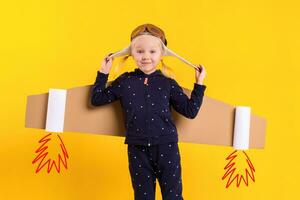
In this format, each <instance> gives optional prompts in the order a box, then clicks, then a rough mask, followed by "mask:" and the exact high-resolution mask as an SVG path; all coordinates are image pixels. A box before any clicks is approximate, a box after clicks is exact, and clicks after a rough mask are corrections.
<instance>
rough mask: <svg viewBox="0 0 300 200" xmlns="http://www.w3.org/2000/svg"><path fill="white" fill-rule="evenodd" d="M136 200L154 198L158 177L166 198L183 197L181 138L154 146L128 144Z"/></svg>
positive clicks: (162, 192) (166, 199)
mask: <svg viewBox="0 0 300 200" xmlns="http://www.w3.org/2000/svg"><path fill="white" fill-rule="evenodd" d="M127 153H128V161H129V171H130V176H131V183H132V187H133V190H134V199H135V200H154V199H155V188H156V178H157V179H158V182H159V186H160V189H161V194H162V198H163V200H176V199H177V200H179V199H180V200H183V197H182V179H181V164H180V160H181V159H180V152H179V148H178V143H177V142H171V143H167V144H159V145H153V146H140V145H131V144H128V148H127Z"/></svg>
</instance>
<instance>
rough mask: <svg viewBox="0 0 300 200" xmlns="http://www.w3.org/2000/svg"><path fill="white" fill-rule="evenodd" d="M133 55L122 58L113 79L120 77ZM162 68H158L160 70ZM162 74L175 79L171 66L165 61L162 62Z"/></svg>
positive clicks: (115, 68) (115, 69) (114, 71)
mask: <svg viewBox="0 0 300 200" xmlns="http://www.w3.org/2000/svg"><path fill="white" fill-rule="evenodd" d="M130 56H131V55H126V56H123V57H121V60H120V61H119V62H118V63H117V64H116V66H115V67H114V70H113V73H112V74H113V79H115V78H117V77H118V76H119V75H120V71H121V69H122V68H123V67H124V66H125V62H126V60H127V59H128V58H129V57H130ZM159 68H160V67H158V69H159ZM161 72H162V74H163V75H164V76H165V77H168V78H172V79H175V74H174V72H173V70H172V68H170V67H169V66H167V65H166V64H165V63H164V61H163V60H161Z"/></svg>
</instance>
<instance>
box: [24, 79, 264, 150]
mask: <svg viewBox="0 0 300 200" xmlns="http://www.w3.org/2000/svg"><path fill="white" fill-rule="evenodd" d="M108 84H110V82H108ZM91 87H92V85H88V86H83V87H76V88H71V89H68V90H65V91H66V92H64V93H63V94H65V98H61V99H63V101H62V102H65V104H63V105H62V106H55V104H53V103H52V104H50V102H49V100H50V95H49V93H44V94H38V95H30V96H28V97H27V104H26V116H25V127H27V128H38V129H46V130H47V128H46V125H47V124H50V120H49V119H50V117H49V116H50V115H52V114H51V112H54V113H59V117H57V116H54V117H52V119H54V120H57V119H60V123H59V125H60V127H61V131H60V132H82V133H92V134H102V135H111V136H122V137H124V136H125V127H124V115H123V111H122V108H121V105H120V102H119V101H115V102H113V103H110V104H106V105H103V106H97V107H95V106H92V105H91V104H90V91H91ZM182 89H183V91H184V93H185V94H186V95H188V96H189V97H190V95H191V91H190V90H188V89H186V88H182ZM51 106H52V107H51ZM58 107H60V109H63V112H57V111H55V109H58ZM50 111H51V112H50ZM235 111H236V108H235V107H234V106H232V105H229V104H227V103H224V102H221V101H218V100H215V99H212V98H210V97H207V96H204V97H203V102H202V106H201V108H200V110H199V113H198V115H197V117H196V118H194V119H188V118H186V117H184V116H182V115H181V114H179V113H177V112H176V111H175V110H174V109H172V117H173V119H174V122H175V124H176V127H177V130H178V135H179V141H180V142H188V143H200V144H210V145H224V146H233V140H234V132H235V130H234V129H235V125H236V124H235V122H236V121H237V119H236V112H235ZM248 118H249V126H248V129H249V131H248V132H249V133H248V136H247V137H248V138H247V142H248V144H247V145H248V147H249V148H258V149H259V148H264V144H265V131H266V120H265V119H264V118H262V117H259V116H256V115H253V114H250V115H249V117H248ZM61 122H62V123H61ZM48 130H49V129H48ZM58 132H59V131H58Z"/></svg>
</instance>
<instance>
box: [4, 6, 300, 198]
mask: <svg viewBox="0 0 300 200" xmlns="http://www.w3.org/2000/svg"><path fill="white" fill-rule="evenodd" d="M298 11H299V2H298V1H296V0H295V1H291V0H287V1H279V0H276V1H275V0H252V1H250V0H248V1H239V0H227V1H212V0H202V1H196V0H193V1H189V0H185V1H174V0H172V1H171V0H168V1H162V0H160V1H158V0H152V1H138V0H136V1H121V0H116V1H96V0H85V1H67V0H60V1H58V0H57V1H34V0H27V1H7V2H5V3H2V4H1V12H0V13H1V14H0V19H1V33H0V34H1V37H0V38H1V39H0V43H1V53H0V56H1V57H0V63H1V79H0V81H1V82H0V83H1V84H0V87H1V98H0V105H1V112H0V113H1V130H0V131H1V133H0V141H1V144H0V156H1V164H0V180H1V182H0V199H72V200H73V199H116V200H118V199H122V200H123V199H124V200H125V199H133V190H132V187H131V182H130V176H129V171H128V162H127V154H126V145H124V144H123V142H124V138H117V137H105V136H99V135H93V134H82V133H70V132H68V133H63V134H61V136H62V138H63V140H64V142H65V144H66V147H67V150H68V153H69V155H70V159H69V160H68V169H67V170H65V169H64V168H63V169H62V172H61V173H60V174H57V173H55V172H54V171H52V172H51V173H50V174H47V172H46V171H45V169H44V170H42V171H41V172H40V173H38V174H35V167H36V165H33V164H32V163H31V161H32V160H33V158H34V157H35V156H36V155H35V154H34V151H35V150H36V149H37V147H38V140H39V139H40V138H41V137H42V136H44V135H45V134H46V132H45V131H44V130H40V129H28V128H24V122H25V106H26V97H27V96H28V95H33V94H40V93H45V92H47V91H48V90H49V88H64V89H67V88H71V87H77V86H84V85H90V84H92V83H93V82H94V80H95V78H96V71H97V70H98V69H99V66H100V62H101V60H102V59H103V57H104V56H105V55H107V54H108V53H110V52H114V51H117V50H120V49H122V48H124V47H125V46H126V45H128V44H129V41H130V40H129V36H130V33H131V31H132V30H133V29H134V28H135V27H136V26H137V25H140V24H142V23H153V24H156V25H158V26H160V27H161V28H162V29H163V30H164V31H165V33H166V36H167V39H168V47H169V48H170V49H172V50H173V51H175V52H176V53H178V54H179V55H181V56H183V57H184V58H186V59H188V60H189V61H191V62H193V63H195V64H203V65H204V66H205V67H206V70H207V77H206V79H205V85H207V90H206V93H205V95H207V96H209V97H212V98H215V99H218V100H221V101H224V102H226V103H229V104H232V105H248V106H251V108H252V112H253V113H254V114H256V115H259V116H262V117H265V118H266V119H267V132H266V145H265V149H263V150H249V151H247V153H248V155H249V156H250V158H251V160H252V162H253V164H254V166H255V169H256V172H255V178H256V180H255V182H252V181H250V184H249V186H248V187H246V186H245V185H244V184H242V185H241V186H240V187H239V188H237V187H236V186H233V185H231V186H230V188H228V189H226V188H225V184H226V182H225V181H222V180H221V177H222V176H223V174H224V170H223V167H224V166H225V164H226V161H225V157H226V156H227V155H228V154H229V153H231V152H232V151H233V149H232V148H231V147H222V146H211V145H204V144H203V145H201V144H187V143H180V149H181V157H182V168H183V171H182V172H183V195H184V198H185V199H187V200H198V199H262V200H265V199H298V198H299V196H300V195H299V189H298V187H299V179H300V174H299V169H300V168H299V167H300V165H299V163H300V159H299V149H298V147H299V141H300V136H299V133H300V132H299V126H297V122H298V123H299V119H300V118H299V113H300V109H299V108H300V106H299V102H300V98H299V97H300V95H299V83H300V82H299V72H300V70H299V64H300V61H299V55H300V50H299V44H300V39H299V35H300V31H299V27H300V23H299V18H300V14H299V12H298ZM129 63H130V61H129ZM166 64H167V65H169V66H170V67H172V69H173V70H174V73H175V74H176V80H178V82H179V83H180V84H181V86H183V87H186V88H189V89H191V88H192V84H193V82H194V69H192V68H191V67H189V66H187V65H185V64H184V63H182V62H180V61H179V60H178V59H176V58H167V59H166ZM109 79H110V80H112V76H111V75H110V78H109ZM53 149H55V147H53ZM53 149H52V150H53ZM53 152H55V151H53ZM53 152H52V154H53V155H55V154H54V153H53ZM241 165H242V163H241ZM156 193H157V194H156V196H157V199H161V197H160V191H159V186H158V184H157V190H156Z"/></svg>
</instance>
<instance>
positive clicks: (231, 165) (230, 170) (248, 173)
mask: <svg viewBox="0 0 300 200" xmlns="http://www.w3.org/2000/svg"><path fill="white" fill-rule="evenodd" d="M243 153H244V154H245V156H246V162H247V164H248V167H249V169H248V168H245V175H242V174H238V173H236V174H235V173H234V172H235V171H236V169H237V168H236V165H235V162H233V160H234V159H235V158H236V157H237V156H238V155H237V150H235V151H234V152H232V153H231V154H230V155H229V156H228V157H227V158H226V160H229V162H228V164H227V165H226V166H225V167H224V170H227V171H226V172H225V174H224V176H223V177H222V180H224V179H225V178H226V177H228V176H229V178H228V180H227V184H226V188H228V187H229V186H230V185H231V183H233V182H234V181H235V180H236V186H237V187H239V186H240V184H241V182H242V180H243V182H244V183H245V184H246V186H248V184H249V177H250V178H251V179H252V181H253V182H255V178H254V172H255V169H254V166H253V164H252V162H251V161H250V158H249V156H248V155H247V154H246V152H245V151H243ZM234 174H235V175H234Z"/></svg>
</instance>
